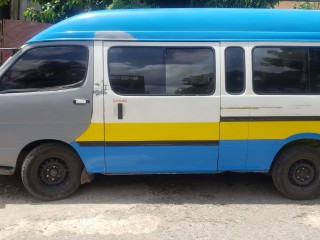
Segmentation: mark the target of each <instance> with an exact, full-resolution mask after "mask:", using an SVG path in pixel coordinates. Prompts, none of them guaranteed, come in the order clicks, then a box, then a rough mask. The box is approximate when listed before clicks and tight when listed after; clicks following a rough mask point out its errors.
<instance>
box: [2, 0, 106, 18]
mask: <svg viewBox="0 0 320 240" xmlns="http://www.w3.org/2000/svg"><path fill="white" fill-rule="evenodd" d="M0 1H1V0H0ZM33 2H35V3H39V4H40V5H41V10H40V11H37V10H35V9H34V8H33V7H31V8H27V10H26V11H25V12H24V16H25V17H29V18H30V19H31V20H33V21H38V22H46V23H56V22H59V21H61V20H63V19H66V18H68V17H71V16H73V15H76V14H78V13H82V12H88V11H93V10H101V9H106V6H107V5H109V4H111V3H112V0H33Z"/></svg>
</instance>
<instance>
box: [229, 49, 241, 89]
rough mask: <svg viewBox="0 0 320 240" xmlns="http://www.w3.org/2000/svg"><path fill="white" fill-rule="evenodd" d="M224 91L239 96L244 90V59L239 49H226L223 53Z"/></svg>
mask: <svg viewBox="0 0 320 240" xmlns="http://www.w3.org/2000/svg"><path fill="white" fill-rule="evenodd" d="M225 59H226V60H225V61H226V62H225V63H226V91H227V93H229V94H241V93H243V92H244V89H245V58H244V50H243V48H241V47H228V48H227V49H226V51H225Z"/></svg>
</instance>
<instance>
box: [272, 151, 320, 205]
mask: <svg viewBox="0 0 320 240" xmlns="http://www.w3.org/2000/svg"><path fill="white" fill-rule="evenodd" d="M272 178H273V182H274V184H275V185H276V187H277V189H278V190H279V191H280V192H281V193H282V194H284V195H285V196H287V197H288V198H291V199H296V200H305V199H313V198H316V197H318V196H319V195H320V152H319V151H318V150H317V149H316V148H314V147H311V146H293V147H290V148H288V149H286V150H284V151H283V152H281V153H280V154H279V155H278V157H277V158H276V159H275V162H274V164H273V168H272Z"/></svg>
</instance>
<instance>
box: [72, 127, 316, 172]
mask: <svg viewBox="0 0 320 240" xmlns="http://www.w3.org/2000/svg"><path fill="white" fill-rule="evenodd" d="M300 139H317V140H319V139H320V135H319V134H313V133H302V134H296V135H293V136H291V137H289V138H287V139H284V140H223V141H220V143H219V146H212V145H202V146H181V145H180V146H165V145H164V146H122V147H121V146H107V147H106V148H104V146H80V145H79V144H77V143H76V142H73V143H72V144H71V146H72V147H73V148H74V149H75V150H76V151H77V152H78V154H79V155H80V157H81V158H82V160H83V163H84V165H85V167H86V169H87V171H88V172H89V173H114V174H116V173H118V174H139V173H141V174H143V173H215V172H217V171H240V172H253V171H259V172H268V171H269V170H270V167H271V164H272V161H273V159H274V158H275V156H276V154H277V153H278V152H279V151H280V150H281V148H282V147H283V146H285V145H286V144H287V143H290V142H292V141H295V140H300ZM218 155H219V161H218V160H217V159H218ZM104 159H106V161H105V160H104Z"/></svg>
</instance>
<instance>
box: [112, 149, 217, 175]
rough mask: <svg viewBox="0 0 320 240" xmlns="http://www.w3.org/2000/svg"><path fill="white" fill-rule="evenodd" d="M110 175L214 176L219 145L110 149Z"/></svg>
mask: <svg viewBox="0 0 320 240" xmlns="http://www.w3.org/2000/svg"><path fill="white" fill-rule="evenodd" d="M106 156H107V157H106V169H107V173H214V172H216V171H217V158H218V146H139V147H107V148H106Z"/></svg>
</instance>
